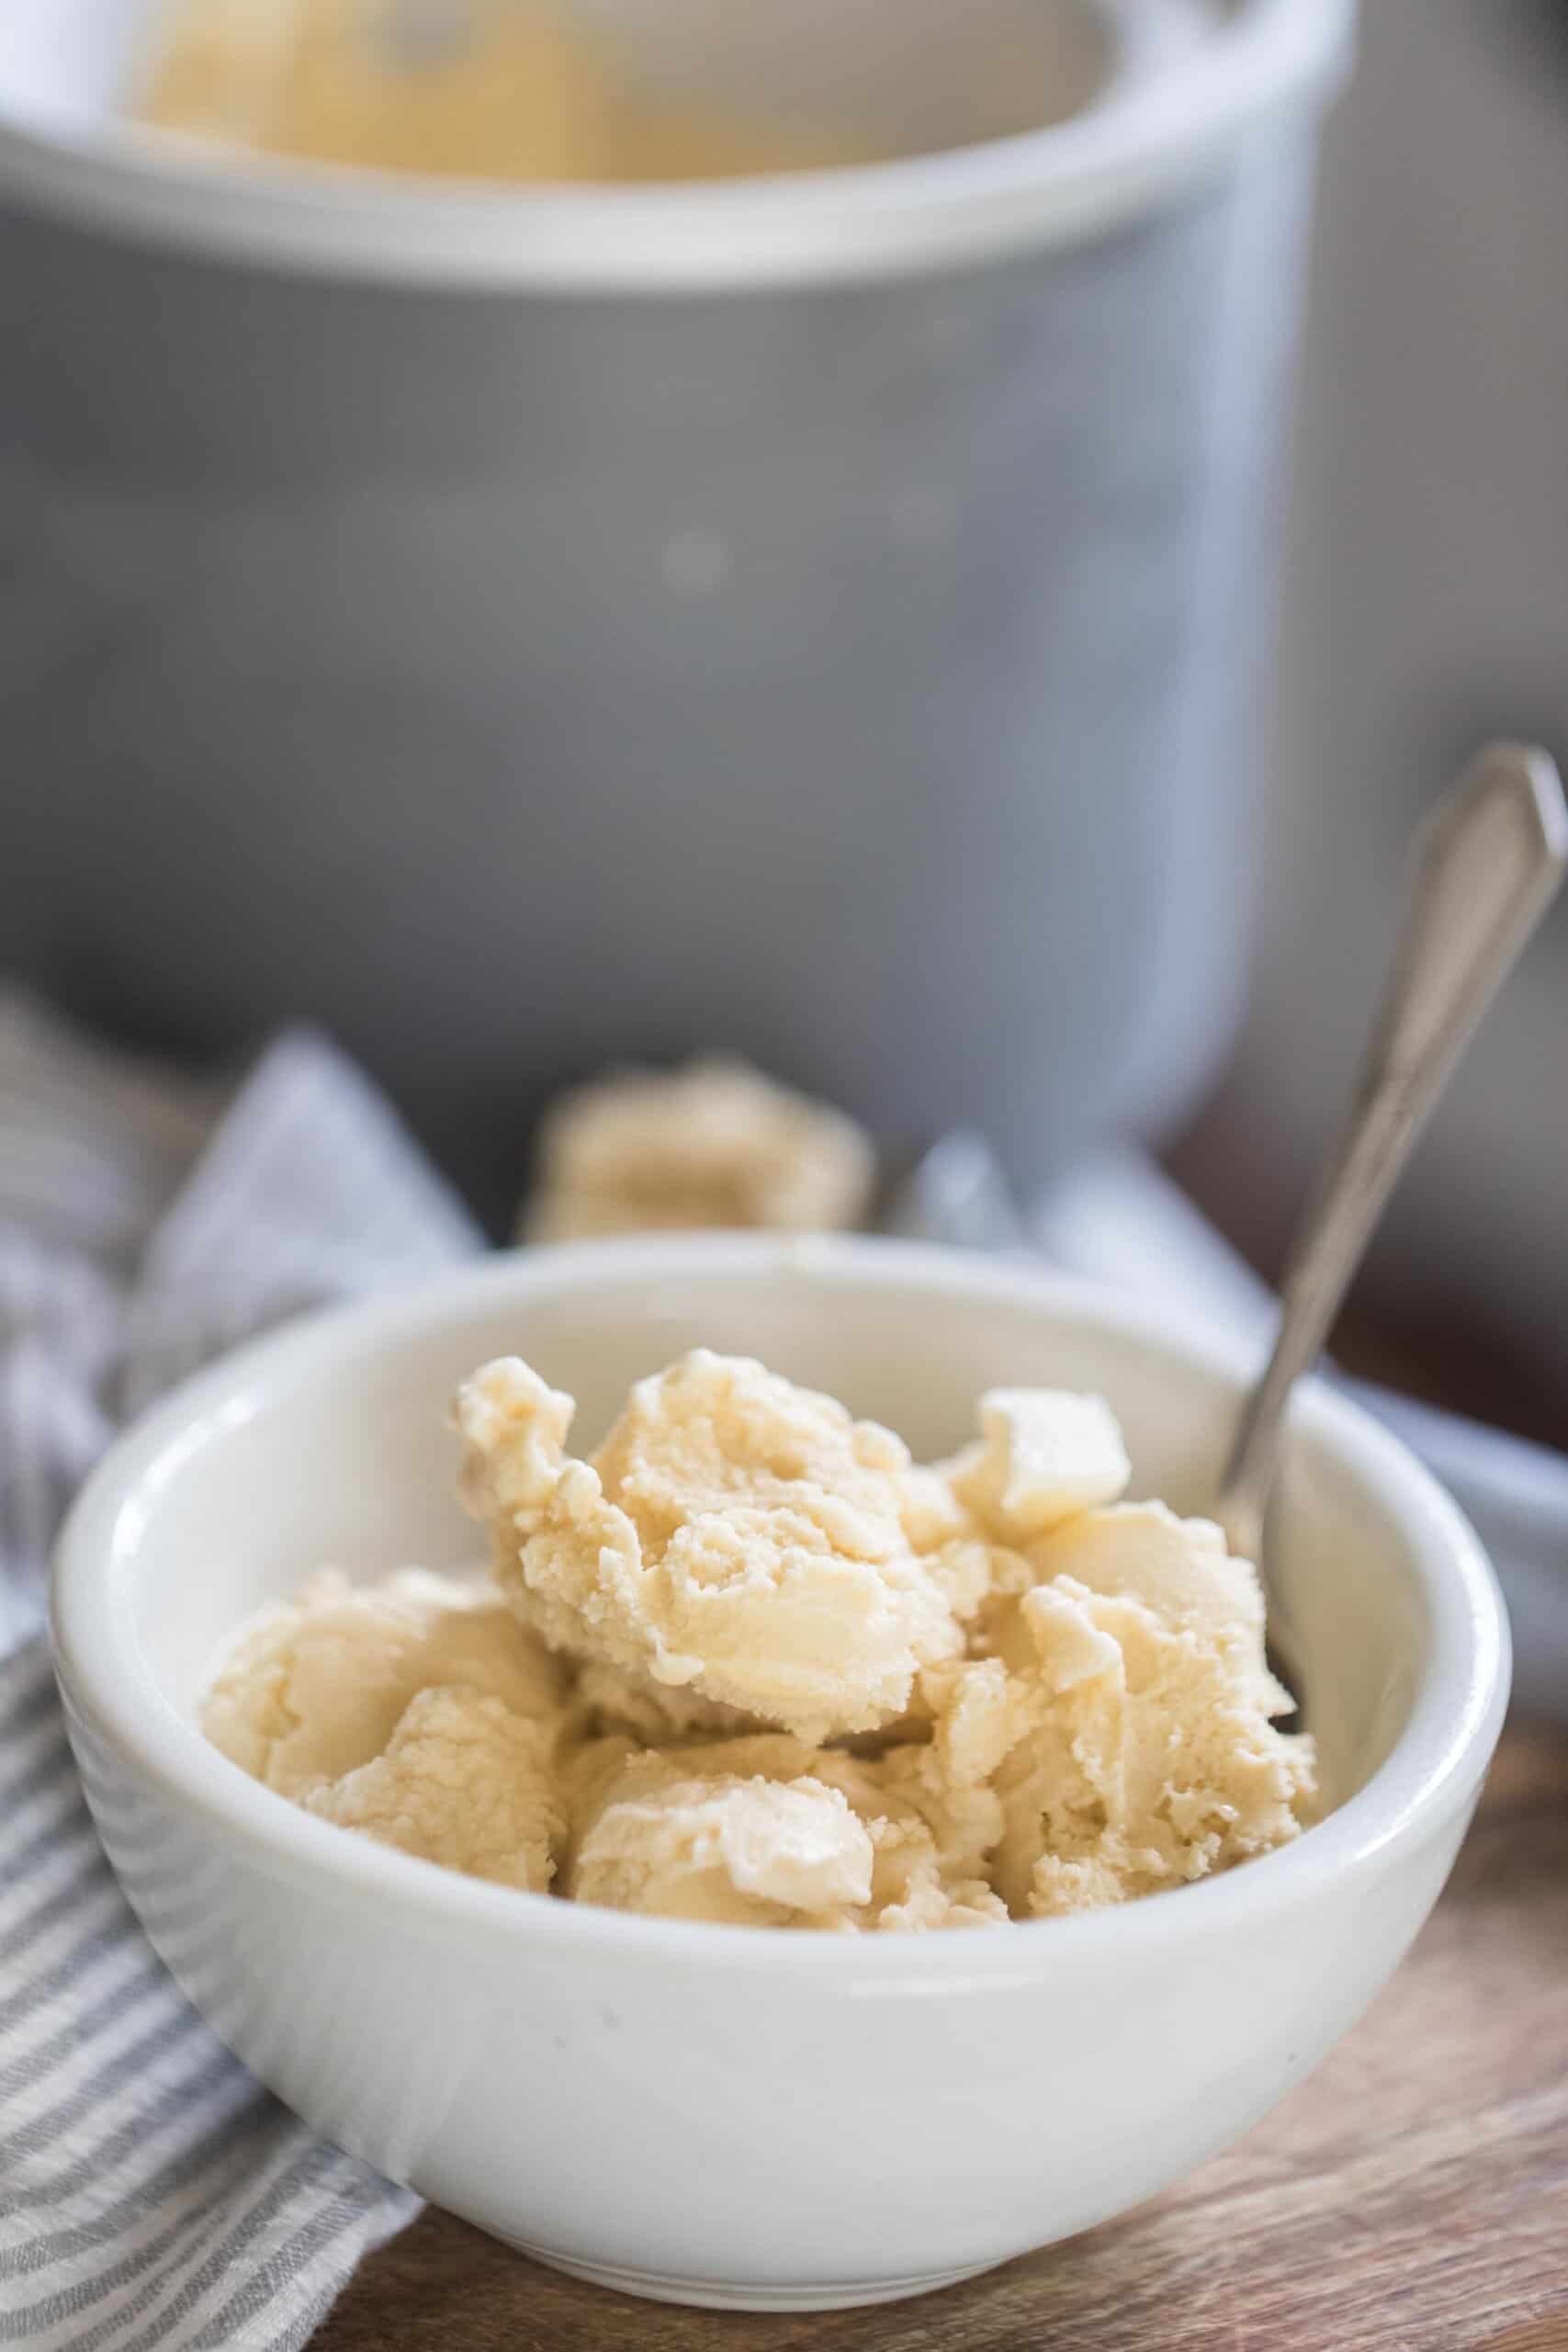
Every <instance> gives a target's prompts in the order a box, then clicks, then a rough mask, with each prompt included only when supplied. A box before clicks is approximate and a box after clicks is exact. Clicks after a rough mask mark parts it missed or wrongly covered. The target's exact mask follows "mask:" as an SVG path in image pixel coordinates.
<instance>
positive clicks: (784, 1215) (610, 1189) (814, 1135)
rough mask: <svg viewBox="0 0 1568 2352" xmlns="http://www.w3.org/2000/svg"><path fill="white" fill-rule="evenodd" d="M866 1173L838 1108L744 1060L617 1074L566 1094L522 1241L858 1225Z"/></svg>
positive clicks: (546, 1142)
mask: <svg viewBox="0 0 1568 2352" xmlns="http://www.w3.org/2000/svg"><path fill="white" fill-rule="evenodd" d="M874 1177H875V1162H874V1154H873V1151H872V1148H871V1143H870V1140H869V1138H868V1137H867V1136H866V1135H865V1134H864V1132H863V1130H862V1129H861V1128H860V1127H858V1126H857V1125H855V1123H854V1121H853V1120H852V1119H850V1118H846V1117H845V1115H844V1114H843V1113H842V1112H840V1111H834V1110H831V1109H829V1106H828V1105H827V1104H826V1103H814V1102H812V1101H811V1100H810V1099H809V1098H808V1097H807V1096H806V1095H804V1094H796V1093H794V1092H793V1091H791V1090H790V1089H789V1088H788V1087H785V1086H779V1085H776V1084H775V1083H774V1082H773V1080H771V1079H766V1078H763V1077H762V1076H761V1073H760V1072H759V1071H757V1070H754V1069H749V1068H748V1067H747V1066H746V1064H745V1063H744V1062H735V1061H702V1062H693V1063H692V1064H690V1065H689V1067H687V1068H686V1069H679V1070H672V1071H667V1072H666V1071H658V1070H622V1071H618V1072H615V1073H614V1074H613V1075H612V1076H610V1077H608V1078H604V1079H600V1080H597V1081H595V1082H594V1083H593V1084H592V1085H589V1086H584V1087H581V1088H580V1089H579V1090H578V1091H576V1092H575V1093H572V1094H569V1095H567V1096H566V1097H565V1099H564V1100H563V1101H562V1102H561V1103H558V1105H557V1107H556V1108H555V1109H554V1110H553V1111H552V1112H551V1114H550V1115H549V1117H548V1118H547V1120H546V1122H545V1125H544V1128H543V1130H542V1133H541V1136H540V1147H539V1184H538V1190H537V1192H536V1194H535V1197H534V1199H533V1200H532V1201H531V1202H530V1203H529V1204H526V1206H525V1211H524V1217H523V1230H524V1233H525V1237H526V1238H527V1239H529V1240H531V1241H566V1240H573V1239H578V1238H584V1237H591V1236H592V1235H596V1234H605V1233H637V1232H643V1231H649V1230H660V1229H670V1230H673V1229H677V1228H680V1227H705V1226H750V1227H756V1226H761V1227H776V1228H779V1229H782V1230H784V1231H786V1232H813V1231H829V1230H831V1229H833V1228H835V1227H842V1226H851V1225H857V1224H859V1222H860V1221H861V1219H862V1218H863V1216H864V1215H865V1211H866V1207H867V1204H868V1203H869V1201H870V1198H871V1191H872V1185H873V1182H874Z"/></svg>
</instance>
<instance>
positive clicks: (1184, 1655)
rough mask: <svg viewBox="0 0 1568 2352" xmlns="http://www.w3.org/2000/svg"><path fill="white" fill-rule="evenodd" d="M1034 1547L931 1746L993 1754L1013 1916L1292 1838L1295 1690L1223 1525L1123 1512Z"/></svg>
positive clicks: (1304, 1781) (1066, 1907)
mask: <svg viewBox="0 0 1568 2352" xmlns="http://www.w3.org/2000/svg"><path fill="white" fill-rule="evenodd" d="M1033 1559H1034V1563H1035V1566H1037V1568H1038V1570H1039V1581H1038V1582H1037V1583H1036V1584H1035V1585H1033V1586H1032V1587H1031V1588H1030V1589H1028V1590H1026V1591H1024V1592H1022V1593H1021V1594H1019V1595H1017V1596H1014V1597H1010V1598H1007V1599H1004V1600H1001V1601H1000V1602H999V1603H997V1604H993V1608H992V1610H991V1611H990V1612H989V1635H990V1638H991V1640H992V1642H993V1643H994V1645H995V1648H996V1651H997V1657H996V1659H995V1660H993V1661H990V1662H987V1666H986V1679H984V1680H983V1681H982V1680H981V1679H978V1678H979V1676H980V1674H981V1670H982V1669H981V1667H980V1666H979V1665H971V1666H970V1667H968V1668H965V1669H963V1670H962V1671H961V1672H960V1673H959V1674H957V1675H955V1676H953V1677H952V1678H951V1679H950V1683H949V1686H948V1688H949V1690H950V1691H951V1694H952V1696H951V1700H950V1708H952V1709H954V1710H956V1712H954V1713H950V1715H949V1717H948V1718H946V1719H944V1720H942V1722H941V1723H940V1724H939V1729H938V1733H937V1743H936V1744H937V1747H938V1752H939V1755H940V1754H942V1752H943V1749H944V1743H945V1753H946V1757H947V1764H948V1771H949V1774H950V1776H955V1775H956V1774H957V1773H958V1772H960V1771H961V1770H977V1771H980V1772H982V1773H984V1772H986V1770H987V1766H989V1765H990V1759H991V1758H993V1757H994V1756H995V1755H996V1753H997V1752H998V1750H1000V1751H1001V1760H1000V1762H999V1763H998V1764H996V1765H994V1767H991V1769H990V1781H991V1785H992V1786H993V1787H994V1789H995V1791H996V1793H997V1795H998V1797H999V1799H1000V1802H1001V1807H1002V1814H1003V1820H1004V1827H1003V1832H1002V1835H1001V1838H1000V1839H999V1840H998V1845H997V1848H996V1850H995V1854H994V1857H993V1861H992V1878H993V1880H994V1883H995V1884H996V1886H997V1887H998V1891H999V1892H1000V1893H1001V1894H1002V1895H1003V1896H1004V1897H1005V1898H1006V1900H1007V1902H1008V1904H1009V1905H1010V1908H1011V1910H1012V1911H1013V1912H1014V1913H1015V1914H1019V1915H1023V1914H1036V1915H1038V1914H1045V1913H1050V1912H1059V1911H1073V1910H1080V1909H1089V1908H1092V1907H1095V1906H1097V1905H1100V1904H1104V1903H1109V1902H1120V1901H1125V1900H1126V1899H1127V1898H1128V1897H1130V1896H1133V1895H1137V1894H1151V1893H1154V1892H1156V1890H1158V1889H1159V1888H1161V1887H1168V1886H1173V1885H1177V1884H1179V1883H1182V1882H1183V1881H1186V1880H1190V1879H1197V1878H1202V1877H1204V1876H1206V1875H1207V1874H1208V1873H1209V1872H1210V1871H1216V1870H1223V1869H1225V1868H1227V1867H1228V1866H1229V1865H1230V1864H1232V1863H1233V1862H1236V1861H1241V1860H1246V1859H1247V1857H1248V1856H1250V1855H1255V1854H1260V1853H1265V1852H1267V1851H1269V1849H1271V1848H1274V1847H1277V1846H1280V1845H1283V1844H1285V1843H1286V1842H1287V1841H1288V1840H1290V1839H1291V1838H1294V1837H1295V1836H1296V1835H1297V1833H1298V1832H1299V1830H1300V1828H1301V1827H1302V1826H1303V1821H1304V1820H1305V1818H1306V1817H1307V1813H1308V1808H1309V1804H1310V1799H1311V1795H1312V1791H1313V1787H1314V1765H1313V1753H1312V1745H1311V1742H1310V1740H1308V1739H1306V1738H1304V1737H1302V1736H1288V1735H1286V1734H1284V1733H1281V1732H1280V1731H1278V1730H1277V1729H1276V1728H1275V1726H1274V1724H1273V1723H1272V1722H1271V1720H1270V1718H1271V1717H1272V1716H1275V1715H1278V1714H1280V1713H1285V1712H1286V1711H1287V1710H1288V1709H1289V1707H1290V1704H1291V1702H1290V1698H1289V1695H1288V1694H1287V1693H1286V1692H1285V1691H1282V1690H1281V1689H1280V1685H1279V1684H1278V1683H1277V1682H1276V1681H1275V1680H1274V1678H1273V1677H1272V1675H1271V1674H1270V1673H1269V1669H1268V1667H1267V1665H1266V1664H1265V1661H1264V1655H1263V1598H1262V1593H1261V1590H1260V1589H1259V1586H1258V1577H1257V1574H1256V1572H1255V1570H1254V1569H1253V1568H1252V1567H1251V1566H1250V1565H1249V1564H1248V1563H1247V1562H1246V1561H1245V1560H1236V1559H1232V1558H1230V1557H1228V1556H1227V1555H1226V1552H1225V1546H1224V1537H1223V1536H1222V1535H1221V1533H1220V1531H1219V1529H1218V1528H1217V1527H1214V1526H1212V1525H1211V1524H1210V1523H1209V1522H1208V1521H1203V1520H1181V1519H1178V1518H1177V1517H1176V1516H1175V1514H1174V1513H1173V1512H1171V1511H1168V1510H1166V1509H1165V1508H1164V1507H1163V1505H1161V1504H1158V1503H1142V1504H1123V1505H1121V1506H1118V1507H1115V1508H1113V1509H1110V1510H1091V1511H1087V1512H1084V1513H1082V1514H1080V1515H1079V1516H1078V1517H1077V1518H1076V1519H1073V1520H1071V1521H1067V1522H1066V1524H1065V1525H1064V1526H1063V1527H1061V1528H1059V1529H1058V1530H1057V1531H1056V1532H1055V1533H1053V1534H1052V1535H1050V1536H1048V1537H1046V1538H1045V1539H1044V1540H1043V1542H1042V1543H1041V1544H1039V1545H1038V1546H1037V1547H1036V1549H1035V1552H1034V1554H1033ZM998 1665H999V1667H1000V1668H1001V1672H1000V1674H999V1676H998V1674H997V1672H996V1668H997V1667H998ZM964 1759H967V1761H966V1762H965V1761H964Z"/></svg>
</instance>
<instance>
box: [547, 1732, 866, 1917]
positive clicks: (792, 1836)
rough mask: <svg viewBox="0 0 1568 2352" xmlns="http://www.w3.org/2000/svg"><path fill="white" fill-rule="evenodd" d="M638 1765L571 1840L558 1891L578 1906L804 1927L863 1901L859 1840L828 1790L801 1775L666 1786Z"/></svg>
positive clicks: (858, 1830)
mask: <svg viewBox="0 0 1568 2352" xmlns="http://www.w3.org/2000/svg"><path fill="white" fill-rule="evenodd" d="M688 1760H690V1761H694V1762H700V1761H702V1758H701V1754H700V1751H699V1752H698V1755H697V1756H696V1757H695V1758H689V1759H688ZM650 1761H651V1759H649V1758H642V1759H640V1761H639V1762H638V1763H637V1764H634V1765H632V1766H630V1767H628V1768H627V1769H626V1771H625V1773H624V1774H623V1775H622V1778H621V1781H620V1782H619V1783H617V1785H616V1787H615V1789H614V1790H613V1791H612V1792H611V1793H610V1795H609V1798H608V1800H607V1802H606V1803H605V1804H604V1806H603V1807H602V1809H601V1810H600V1812H599V1813H598V1815H597V1817H596V1818H595V1819H594V1821H593V1823H592V1826H591V1827H590V1829H589V1830H588V1832H587V1835H586V1836H585V1837H584V1838H583V1839H582V1841H581V1845H580V1847H579V1849H578V1852H577V1860H576V1865H575V1868H574V1871H573V1874H572V1882H571V1888H570V1892H571V1893H572V1894H574V1895H575V1896H576V1897H577V1899H578V1901H579V1902H580V1903H597V1904H603V1905H608V1906H609V1907H611V1908H612V1909H615V1910H618V1911H642V1912H652V1913H656V1914H658V1915H659V1916H660V1917H664V1918H671V1919H708V1920H718V1921H724V1922H726V1923H728V1924H729V1925H731V1926H737V1927H811V1926H835V1925H838V1924H840V1920H841V1918H842V1916H843V1914H844V1913H845V1912H846V1911H848V1910H851V1909H852V1908H854V1907H855V1906H857V1905H863V1904H864V1903H866V1902H867V1901H868V1900H869V1898H870V1894H871V1871H872V1847H871V1839H870V1838H869V1837H868V1836H867V1834H866V1831H865V1828H864V1826H863V1823H862V1822H861V1821H860V1820H859V1819H858V1818H857V1817H856V1815H855V1814H854V1813H853V1812H852V1810H851V1807H850V1805H849V1804H848V1803H847V1802H846V1800H845V1799H844V1797H843V1796H842V1795H841V1794H840V1792H839V1791H838V1790H837V1789H832V1788H828V1787H826V1786H824V1784H823V1783H822V1781H818V1780H816V1779H813V1778H811V1777H810V1776H808V1775H803V1776H802V1777H801V1778H799V1779H797V1780H790V1781H779V1780H768V1779H765V1778H763V1776H762V1775H761V1774H760V1773H756V1774H752V1775H751V1776H750V1777H749V1778H743V1777H741V1776H740V1775H739V1774H736V1773H726V1772H715V1771H712V1770H709V1771H705V1772H703V1771H698V1772H694V1773H692V1774H691V1776H690V1777H688V1778H675V1779H669V1778H666V1777H665V1775H664V1772H663V1770H653V1771H650V1770H649V1763H650ZM662 1761H663V1759H660V1765H662Z"/></svg>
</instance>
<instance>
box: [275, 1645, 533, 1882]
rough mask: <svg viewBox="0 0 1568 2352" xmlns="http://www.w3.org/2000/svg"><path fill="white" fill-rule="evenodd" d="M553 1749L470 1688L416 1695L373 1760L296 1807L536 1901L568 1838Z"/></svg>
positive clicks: (317, 1789) (525, 1722)
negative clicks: (522, 1890)
mask: <svg viewBox="0 0 1568 2352" xmlns="http://www.w3.org/2000/svg"><path fill="white" fill-rule="evenodd" d="M553 1745H554V1741H553V1734H552V1730H551V1727H550V1726H549V1725H548V1724H544V1723H540V1722H529V1721H528V1720H527V1719H526V1718H525V1717H524V1716H522V1715H517V1714H513V1712H512V1710H511V1708H510V1707H508V1706H506V1705H505V1704H504V1703H503V1702H502V1701H501V1700H500V1699H497V1698H493V1697H489V1696H487V1695H486V1694H485V1693H483V1692H482V1691H476V1690H474V1689H472V1688H471V1687H468V1688H465V1687H464V1686H462V1685H457V1686H456V1687H447V1688H444V1689H443V1688H436V1689H433V1690H426V1691H421V1692H420V1693H419V1695H418V1696H417V1697H416V1698H414V1699H411V1700H410V1702H409V1703H408V1705H407V1706H406V1707H405V1708H404V1710H403V1712H402V1714H401V1715H400V1718H399V1720H398V1724H397V1728H396V1729H395V1730H394V1732H393V1733H392V1736H391V1738H390V1740H389V1742H388V1744H387V1747H386V1748H385V1750H384V1751H383V1753H382V1754H381V1755H379V1756H377V1757H375V1758H372V1760H371V1761H370V1762H369V1763H367V1764H361V1765H360V1766H358V1767H357V1769H356V1770H354V1771H352V1772H347V1773H345V1774H344V1776H343V1778H342V1779H341V1780H338V1781H328V1782H327V1783H325V1784H324V1785H321V1786H317V1787H315V1788H313V1789H311V1790H310V1792H308V1794H307V1795H306V1797H305V1799H304V1803H305V1806H306V1808H307V1810H308V1811H309V1812H310V1813H314V1814H318V1815H320V1816H321V1819H322V1820H324V1821H335V1822H337V1823H338V1824H339V1826H341V1827H343V1828H344V1829H358V1830H361V1831H363V1832H364V1834H365V1835H366V1836H367V1837H368V1838H376V1839H378V1842H379V1843H380V1844H382V1845H384V1846H396V1847H398V1848H399V1849H400V1850H401V1851H402V1852H403V1853H405V1854H417V1855H419V1856H420V1857H421V1858H422V1859H423V1860H425V1861H427V1862H442V1863H445V1864H446V1868H447V1869H448V1870H454V1871H466V1872H467V1873H468V1875H469V1876H470V1877H472V1878H488V1879H494V1880H495V1881H497V1883H499V1884H501V1885H502V1886H519V1887H526V1888H529V1889H531V1890H532V1891H533V1892H534V1893H535V1894H544V1893H545V1892H546V1891H547V1888H548V1886H549V1883H550V1879H551V1876H552V1874H553V1871H554V1869H555V1855H556V1851H557V1849H558V1847H559V1845H560V1844H561V1842H562V1840H563V1838H564V1837H565V1834H566V1810H565V1806H564V1804H563V1803H562V1800H561V1796H560V1792H559V1790H558V1786H557V1782H556V1778H555V1774H554V1771H553V1770H552V1757H551V1750H552V1747H553Z"/></svg>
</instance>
